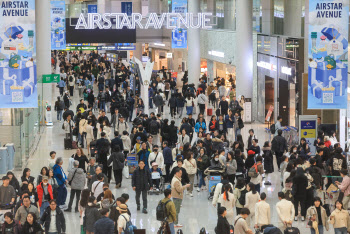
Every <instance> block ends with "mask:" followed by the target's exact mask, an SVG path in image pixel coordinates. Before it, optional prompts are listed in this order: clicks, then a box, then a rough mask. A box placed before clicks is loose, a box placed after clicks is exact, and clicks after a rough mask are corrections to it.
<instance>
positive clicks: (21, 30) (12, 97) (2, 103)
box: [0, 0, 38, 108]
mask: <svg viewBox="0 0 350 234" xmlns="http://www.w3.org/2000/svg"><path fill="white" fill-rule="evenodd" d="M35 36H36V35H35V0H16V1H2V2H1V4H0V108H36V107H38V93H37V86H36V84H37V77H36V43H35Z"/></svg>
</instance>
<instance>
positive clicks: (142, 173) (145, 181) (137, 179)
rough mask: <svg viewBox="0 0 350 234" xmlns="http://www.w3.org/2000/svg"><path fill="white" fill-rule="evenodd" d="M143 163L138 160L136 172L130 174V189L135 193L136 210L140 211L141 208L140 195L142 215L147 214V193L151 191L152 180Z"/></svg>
mask: <svg viewBox="0 0 350 234" xmlns="http://www.w3.org/2000/svg"><path fill="white" fill-rule="evenodd" d="M145 163H146V162H144V161H142V160H140V161H139V167H138V168H136V170H135V171H134V173H133V174H132V189H133V190H134V191H135V192H136V197H135V199H136V204H137V210H140V208H141V203H140V196H141V194H142V200H143V209H142V213H144V214H147V213H148V212H147V191H148V190H152V179H151V173H150V171H149V169H147V168H146V167H145V166H146V164H145Z"/></svg>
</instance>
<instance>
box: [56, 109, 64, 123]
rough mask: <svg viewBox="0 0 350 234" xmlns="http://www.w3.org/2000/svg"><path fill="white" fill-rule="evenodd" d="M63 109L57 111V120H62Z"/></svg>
mask: <svg viewBox="0 0 350 234" xmlns="http://www.w3.org/2000/svg"><path fill="white" fill-rule="evenodd" d="M62 112H63V111H62V110H58V111H57V120H59V121H61V120H62Z"/></svg>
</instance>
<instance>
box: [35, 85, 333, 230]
mask: <svg viewBox="0 0 350 234" xmlns="http://www.w3.org/2000/svg"><path fill="white" fill-rule="evenodd" d="M57 96H58V90H56V88H53V95H52V103H54V101H55V100H56V97H57ZM77 96H78V91H77V90H75V93H74V98H73V107H75V106H76V105H77V104H78V97H77ZM74 109H75V108H74ZM164 113H166V115H165V116H164V117H163V118H169V117H170V116H169V115H170V111H169V110H168V108H166V109H165V110H164ZM108 116H109V114H108ZM176 121H177V124H179V122H180V120H179V119H177V120H176ZM61 124H62V123H58V122H57V121H56V114H55V113H54V126H52V127H47V128H46V129H45V130H44V133H43V135H42V137H41V140H40V143H39V146H38V149H37V151H36V152H35V155H34V156H33V157H32V158H31V159H30V160H29V161H28V167H29V168H31V169H32V175H34V176H36V175H37V174H38V173H39V171H40V169H41V167H42V166H46V165H47V164H48V163H47V160H48V159H49V152H50V151H52V150H54V151H56V152H57V157H59V156H61V157H63V158H64V164H63V167H64V169H66V168H67V165H68V158H69V157H70V156H72V154H73V153H75V151H74V150H64V147H63V139H64V132H63V130H62V129H61ZM250 128H253V129H254V130H255V132H256V135H257V137H258V139H259V141H260V146H262V144H263V142H264V141H265V140H268V138H269V136H268V134H267V133H265V132H264V126H263V125H260V124H252V125H251V124H246V125H245V128H244V129H243V130H242V135H243V138H244V140H245V141H246V139H247V135H248V130H249V129H250ZM111 137H112V136H111ZM275 168H277V166H276V163H275ZM268 180H269V181H271V183H272V185H271V186H264V185H262V188H261V191H262V192H265V193H266V194H267V202H268V203H269V204H270V206H271V217H272V223H273V224H275V225H277V220H278V218H277V212H276V208H275V204H276V203H277V202H278V198H277V193H278V192H279V191H280V190H281V186H280V173H279V172H278V171H276V172H275V173H273V174H270V175H268ZM111 187H112V192H113V194H114V196H115V197H119V196H120V195H121V194H122V193H128V194H129V195H130V200H129V202H128V205H129V208H130V210H131V213H132V216H131V217H132V222H133V223H134V224H135V225H136V226H137V227H138V228H142V229H146V230H147V231H146V232H147V233H156V232H157V230H158V228H159V226H160V222H159V221H157V220H156V218H155V217H156V215H155V214H156V211H155V208H156V206H157V203H158V202H159V200H160V199H162V198H163V195H151V196H148V212H149V213H148V214H147V215H145V214H142V213H141V212H137V211H136V203H135V192H134V191H133V190H132V188H131V179H125V178H124V179H123V186H122V188H121V189H118V190H117V189H114V183H113V182H112V185H111ZM193 195H194V196H193V197H190V196H185V198H184V201H183V205H182V207H181V212H180V215H179V223H180V224H182V225H184V226H183V228H182V230H183V233H185V234H197V233H199V230H200V229H201V228H202V227H205V228H206V230H207V232H208V233H210V234H214V233H215V232H214V228H215V226H216V222H217V215H216V208H214V207H213V206H212V205H211V201H208V198H207V196H208V191H202V192H197V191H196V190H195V191H194V192H193ZM68 199H69V194H68V197H67V200H68ZM67 202H68V201H67ZM65 217H66V222H67V233H68V234H73V233H74V234H75V233H79V232H80V227H79V213H66V214H65ZM293 226H295V227H298V228H299V229H300V231H301V233H309V232H310V230H309V229H308V228H306V222H302V221H298V222H294V223H293ZM331 229H332V230H331V231H329V232H326V233H334V232H333V228H331Z"/></svg>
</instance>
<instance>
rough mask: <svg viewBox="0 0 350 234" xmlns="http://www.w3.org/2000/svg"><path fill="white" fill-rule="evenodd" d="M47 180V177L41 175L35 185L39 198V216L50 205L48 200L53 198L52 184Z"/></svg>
mask: <svg viewBox="0 0 350 234" xmlns="http://www.w3.org/2000/svg"><path fill="white" fill-rule="evenodd" d="M48 181H49V178H48V177H47V176H43V179H42V182H41V183H40V184H39V185H38V186H37V187H36V192H37V193H38V198H39V207H40V217H41V216H42V215H43V214H44V212H45V210H46V208H47V207H49V206H50V203H49V201H51V200H52V199H53V193H52V186H51V184H49V183H48Z"/></svg>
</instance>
